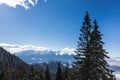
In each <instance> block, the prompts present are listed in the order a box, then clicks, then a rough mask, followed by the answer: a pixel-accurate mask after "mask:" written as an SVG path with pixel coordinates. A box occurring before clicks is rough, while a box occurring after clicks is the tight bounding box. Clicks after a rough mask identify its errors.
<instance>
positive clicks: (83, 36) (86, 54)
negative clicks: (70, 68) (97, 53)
mask: <svg viewBox="0 0 120 80" xmlns="http://www.w3.org/2000/svg"><path fill="white" fill-rule="evenodd" d="M80 31H81V33H80V37H79V41H78V45H77V49H76V51H75V52H76V55H75V56H74V58H75V60H76V61H75V62H74V69H75V75H76V77H77V79H79V80H88V79H89V76H90V74H89V70H90V56H91V55H90V45H89V41H90V32H91V23H90V18H89V14H88V12H86V15H85V18H84V21H83V24H82V26H81V29H80Z"/></svg>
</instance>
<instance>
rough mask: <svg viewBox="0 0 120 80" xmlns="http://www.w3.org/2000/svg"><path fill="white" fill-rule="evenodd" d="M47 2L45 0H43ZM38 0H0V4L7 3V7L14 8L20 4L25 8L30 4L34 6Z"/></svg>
mask: <svg viewBox="0 0 120 80" xmlns="http://www.w3.org/2000/svg"><path fill="white" fill-rule="evenodd" d="M44 2H47V0H44ZM37 3H38V0H0V5H3V4H4V5H7V6H9V7H13V8H16V6H22V7H24V8H25V9H29V8H30V5H32V6H35V5H36V4H37Z"/></svg>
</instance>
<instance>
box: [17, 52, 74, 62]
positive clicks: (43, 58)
mask: <svg viewBox="0 0 120 80" xmlns="http://www.w3.org/2000/svg"><path fill="white" fill-rule="evenodd" d="M60 53H61V51H52V50H45V51H34V50H27V51H23V52H19V53H16V54H15V55H16V56H18V57H20V58H21V59H22V60H24V61H25V62H27V63H30V64H38V63H43V62H46V63H48V62H50V61H55V62H58V61H60V62H61V63H63V64H66V63H67V62H69V63H72V62H73V61H74V59H73V55H72V54H71V55H68V54H67V53H63V52H62V53H63V54H60Z"/></svg>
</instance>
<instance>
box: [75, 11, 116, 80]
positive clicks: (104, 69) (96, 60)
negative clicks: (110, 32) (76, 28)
mask: <svg viewBox="0 0 120 80" xmlns="http://www.w3.org/2000/svg"><path fill="white" fill-rule="evenodd" d="M92 29H93V30H92ZM80 31H81V34H80V37H79V42H78V46H77V49H76V53H77V54H76V55H75V56H74V58H75V60H76V62H75V64H74V66H73V67H74V69H75V75H76V77H77V78H76V79H77V80H115V77H114V75H113V74H112V72H113V71H112V70H110V69H109V65H108V63H107V61H106V59H107V58H109V57H108V56H107V52H106V51H105V49H103V44H104V42H103V41H102V34H101V33H100V31H98V25H97V22H96V20H95V21H94V26H93V27H91V24H90V19H89V15H88V12H87V13H86V16H85V18H84V22H83V25H82V27H81V29H80Z"/></svg>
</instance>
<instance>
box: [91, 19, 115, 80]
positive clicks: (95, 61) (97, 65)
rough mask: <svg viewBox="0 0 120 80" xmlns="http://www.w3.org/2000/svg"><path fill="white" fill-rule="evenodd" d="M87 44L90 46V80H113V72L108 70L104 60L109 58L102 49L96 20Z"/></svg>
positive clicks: (100, 35)
mask: <svg viewBox="0 0 120 80" xmlns="http://www.w3.org/2000/svg"><path fill="white" fill-rule="evenodd" d="M89 44H90V45H91V50H90V51H91V72H90V75H91V80H99V79H102V80H115V77H114V75H113V74H112V72H113V71H112V70H110V69H109V68H108V67H109V65H108V63H107V61H106V59H107V58H109V57H108V56H107V52H106V51H105V49H103V44H104V42H103V41H102V34H101V32H100V31H99V30H98V25H97V22H96V20H95V21H94V25H93V31H92V32H91V40H90V43H89Z"/></svg>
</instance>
